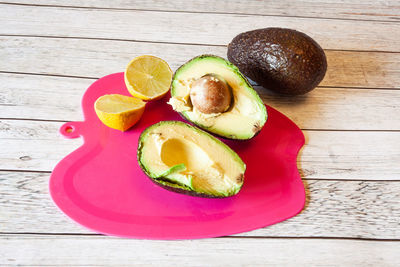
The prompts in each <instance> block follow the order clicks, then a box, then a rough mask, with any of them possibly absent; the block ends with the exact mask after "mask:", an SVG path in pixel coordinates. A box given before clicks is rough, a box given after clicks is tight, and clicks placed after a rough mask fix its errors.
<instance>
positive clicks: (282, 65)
mask: <svg viewBox="0 0 400 267" xmlns="http://www.w3.org/2000/svg"><path fill="white" fill-rule="evenodd" d="M228 59H229V61H231V62H232V63H233V64H235V65H236V66H237V67H238V68H239V70H240V71H241V72H242V73H244V74H245V75H247V76H248V77H249V78H250V79H252V80H254V81H255V82H257V83H258V84H260V85H262V86H263V87H264V88H267V89H270V90H273V91H275V92H277V93H282V94H286V95H301V94H305V93H307V92H309V91H311V90H312V89H314V88H315V87H316V86H317V85H318V84H319V83H320V82H321V81H322V79H323V78H324V76H325V73H326V69H327V62H326V56H325V53H324V50H322V48H321V47H320V46H319V45H318V44H317V42H315V41H314V40H313V39H312V38H311V37H309V36H308V35H306V34H304V33H302V32H298V31H295V30H291V29H285V28H265V29H258V30H253V31H249V32H244V33H241V34H239V35H237V36H236V37H235V38H233V40H232V42H231V43H230V44H229V45H228Z"/></svg>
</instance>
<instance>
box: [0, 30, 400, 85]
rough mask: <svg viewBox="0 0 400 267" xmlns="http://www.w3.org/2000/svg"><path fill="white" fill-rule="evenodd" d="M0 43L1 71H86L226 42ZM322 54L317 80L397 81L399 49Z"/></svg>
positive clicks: (184, 55)
mask: <svg viewBox="0 0 400 267" xmlns="http://www.w3.org/2000/svg"><path fill="white" fill-rule="evenodd" d="M0 48H2V49H0V58H2V59H3V60H1V61H0V71H9V72H23V73H40V74H52V75H67V76H85V77H102V76H104V75H107V74H109V73H114V72H119V71H123V70H124V69H125V67H126V65H127V63H128V62H129V61H130V60H131V59H132V58H133V57H135V56H138V55H142V54H152V55H155V56H158V57H161V58H163V59H165V60H166V61H167V62H168V63H169V64H170V65H171V68H172V69H173V70H175V69H177V68H178V67H179V66H180V65H182V64H183V63H185V62H186V61H188V60H189V59H190V58H192V57H195V56H197V55H201V54H216V55H218V56H222V57H226V48H225V47H212V46H193V45H178V44H158V43H141V42H129V41H109V40H107V41H106V40H76V39H64V38H61V39H60V38H35V37H4V36H0ZM326 55H327V58H328V72H327V74H326V76H325V79H324V80H323V81H322V83H321V86H331V87H361V88H398V87H399V84H400V53H380V52H354V51H349V52H346V51H331V50H327V51H326ZM26 62H34V63H35V64H26Z"/></svg>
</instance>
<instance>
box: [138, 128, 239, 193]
mask: <svg viewBox="0 0 400 267" xmlns="http://www.w3.org/2000/svg"><path fill="white" fill-rule="evenodd" d="M138 161H139V164H140V165H141V167H142V169H143V170H144V171H145V173H146V174H147V175H148V176H149V177H150V178H151V179H152V180H153V181H155V182H156V183H158V184H161V185H163V187H167V188H168V189H170V190H171V189H172V191H174V190H173V189H181V190H184V191H186V192H187V193H188V194H191V193H192V195H196V194H201V195H203V196H209V197H226V196H232V195H235V194H237V193H238V192H239V190H240V188H241V187H242V185H243V176H244V171H245V169H246V166H245V164H244V163H243V161H242V160H241V159H240V157H239V156H238V155H237V154H236V153H235V152H234V151H233V150H231V149H230V148H229V147H228V146H227V145H225V144H224V143H222V142H221V141H219V140H218V139H216V138H215V137H213V136H211V135H210V134H208V133H206V132H204V131H201V130H199V129H197V128H195V127H192V126H190V125H188V124H186V123H183V122H179V121H163V122H159V123H157V124H154V125H152V126H150V127H149V128H147V129H146V130H145V131H144V132H143V133H142V135H141V136H140V139H139V147H138Z"/></svg>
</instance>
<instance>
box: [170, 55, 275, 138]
mask: <svg viewBox="0 0 400 267" xmlns="http://www.w3.org/2000/svg"><path fill="white" fill-rule="evenodd" d="M206 74H216V75H218V76H220V77H222V78H223V79H224V80H225V82H226V83H227V84H228V85H229V87H230V88H231V89H232V95H233V101H232V104H231V107H230V108H229V109H228V110H227V111H226V112H223V113H214V114H204V113H201V112H200V111H198V110H197V109H196V108H194V107H193V106H192V105H191V102H190V97H189V93H190V88H191V84H192V83H193V82H194V81H195V80H197V79H199V78H201V77H202V76H204V75H206ZM169 104H171V105H172V107H173V109H174V110H176V111H178V112H180V113H181V114H182V116H183V117H185V119H187V120H188V121H190V122H193V123H194V124H196V125H197V126H199V127H200V128H203V129H204V130H207V131H208V132H211V133H214V134H217V135H219V136H221V137H225V138H230V139H243V140H246V139H250V138H252V137H253V136H255V135H256V134H257V133H258V132H259V131H260V130H261V128H262V127H263V126H264V124H265V122H266V120H267V111H266V108H265V105H264V104H263V102H262V100H261V99H260V97H259V96H258V94H257V92H256V91H254V89H253V88H252V87H251V85H250V83H249V82H248V81H247V79H246V78H245V77H244V76H243V75H242V74H241V73H240V72H239V69H238V68H237V67H236V66H234V65H233V64H231V63H230V62H229V61H227V60H225V59H223V58H220V57H217V56H213V55H202V56H198V57H196V58H194V59H192V60H190V61H189V62H187V63H186V64H184V65H183V66H181V67H180V68H179V69H178V70H177V71H176V72H175V75H174V78H173V80H172V84H171V99H170V101H169Z"/></svg>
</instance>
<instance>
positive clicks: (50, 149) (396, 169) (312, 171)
mask: <svg viewBox="0 0 400 267" xmlns="http://www.w3.org/2000/svg"><path fill="white" fill-rule="evenodd" d="M60 126H61V123H59V122H43V121H29V120H28V121H15V120H2V121H1V124H0V129H4V130H2V131H1V132H0V133H1V135H0V138H1V139H0V147H5V148H6V149H3V150H0V169H5V170H39V171H51V170H52V169H53V168H54V166H55V165H56V163H57V162H58V161H59V160H61V159H62V158H63V157H65V156H66V155H67V154H68V153H70V152H72V151H73V150H74V149H76V148H77V147H78V146H79V145H80V144H81V140H80V139H75V140H70V139H63V138H62V137H61V136H59V134H58V128H59V127H60ZM303 132H304V135H305V136H306V145H305V146H304V148H303V149H302V151H301V153H300V155H299V157H298V167H299V168H300V171H301V174H302V177H304V178H324V179H358V180H380V179H383V180H399V178H400V165H399V164H398V163H399V162H400V153H399V151H400V149H399V148H400V147H399V144H400V132H358V131H344V132H342V131H303Z"/></svg>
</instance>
